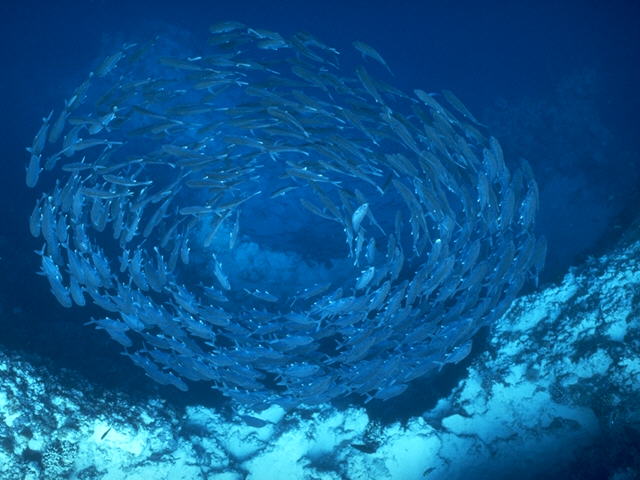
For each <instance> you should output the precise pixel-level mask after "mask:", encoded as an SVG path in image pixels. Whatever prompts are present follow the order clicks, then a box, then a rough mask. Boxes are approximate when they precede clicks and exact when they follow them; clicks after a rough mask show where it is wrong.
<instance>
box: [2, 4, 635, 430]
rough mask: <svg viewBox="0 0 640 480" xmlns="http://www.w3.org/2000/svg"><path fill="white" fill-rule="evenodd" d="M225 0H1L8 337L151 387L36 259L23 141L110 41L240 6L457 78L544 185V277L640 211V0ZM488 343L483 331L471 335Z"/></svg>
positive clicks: (107, 379)
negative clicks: (49, 0)
mask: <svg viewBox="0 0 640 480" xmlns="http://www.w3.org/2000/svg"><path fill="white" fill-rule="evenodd" d="M225 3H227V2H216V3H215V6H213V4H212V2H190V3H187V4H178V3H175V2H166V3H160V2H132V3H128V4H127V5H126V6H125V5H119V6H116V5H113V4H111V3H110V2H61V3H57V4H55V5H53V4H44V3H43V2H22V3H19V4H18V3H15V4H3V5H2V6H0V18H1V19H2V20H0V22H2V24H3V29H2V32H1V33H0V35H2V42H0V45H2V46H1V47H0V59H1V60H2V65H3V75H2V76H1V77H0V87H2V88H1V89H0V90H1V91H2V92H4V95H2V98H1V99H0V107H1V108H0V111H2V112H3V115H2V119H1V120H0V121H1V122H2V130H0V131H2V132H3V134H2V138H3V142H2V149H3V152H2V153H3V158H4V159H5V172H4V175H3V186H2V190H1V192H2V195H3V196H4V199H3V205H5V209H4V213H3V222H2V223H1V225H0V258H1V259H0V262H1V263H0V265H1V266H2V269H1V271H2V273H3V274H2V275H1V276H0V308H1V309H2V310H1V311H2V312H3V314H2V317H1V322H2V331H3V333H2V336H1V337H0V340H1V342H2V345H3V346H4V347H5V348H8V349H12V350H19V351H25V352H31V353H33V354H37V355H39V356H40V357H42V358H45V359H46V361H47V362H51V363H52V364H55V365H57V366H63V367H66V368H71V369H74V370H78V371H81V372H82V373H83V374H84V375H86V376H87V377H88V378H90V379H92V380H94V381H95V382H96V383H98V384H100V385H102V386H104V387H105V388H111V389H120V390H124V391H128V392H135V393H138V394H140V395H145V394H147V393H148V392H150V391H155V388H156V386H155V384H154V383H153V382H152V381H151V380H149V379H148V378H147V377H145V376H144V373H143V372H142V371H135V370H132V369H131V368H128V367H129V365H130V363H129V360H128V359H127V358H125V357H123V356H122V355H121V354H120V351H121V349H120V348H119V346H118V345H117V344H114V342H112V341H110V340H109V339H108V338H107V337H106V335H104V334H103V333H102V332H100V331H96V330H93V329H91V328H87V327H84V326H83V324H84V323H85V322H86V321H87V319H88V318H89V317H90V316H91V315H100V313H99V312H98V310H97V309H95V311H92V308H93V307H89V308H84V309H78V308H76V309H71V310H67V309H63V308H62V307H61V306H60V305H58V303H57V302H56V301H55V298H53V296H52V295H51V294H50V292H49V287H48V285H47V283H46V280H45V279H44V278H42V277H39V276H37V275H35V272H36V271H37V270H38V269H39V267H40V265H39V257H38V256H37V255H35V254H33V251H34V250H36V249H39V248H40V247H41V245H40V244H39V243H38V241H36V240H34V239H33V238H32V237H31V236H30V235H29V232H28V228H27V219H28V217H29V214H30V213H31V210H32V208H33V204H34V201H35V199H36V195H35V194H34V192H33V191H30V190H29V189H27V188H26V187H25V186H24V167H25V165H26V161H27V154H26V152H25V151H24V148H25V146H28V145H30V144H31V142H32V139H33V135H34V134H35V132H36V131H37V128H38V127H39V125H40V119H41V117H43V116H46V115H47V114H48V112H49V111H50V110H51V108H54V107H57V106H58V105H60V104H61V102H62V100H63V99H64V98H67V97H68V96H69V95H70V93H71V92H72V91H73V90H74V89H75V88H76V86H77V85H78V84H80V83H81V82H82V80H83V79H84V78H85V76H86V73H87V71H89V69H90V68H92V67H93V66H94V65H95V64H96V62H97V59H98V58H102V57H104V56H105V55H107V54H109V53H110V52H111V51H112V50H113V48H114V47H116V46H118V45H119V44H121V43H122V42H131V41H143V40H144V39H146V38H149V37H152V36H155V35H160V36H162V37H166V38H169V39H171V38H175V39H176V42H180V43H182V44H184V43H186V44H189V43H190V42H194V43H197V42H201V41H206V34H207V29H208V26H209V25H210V24H212V23H215V22H217V21H222V20H228V19H232V20H239V21H242V22H243V23H246V24H248V25H251V26H255V27H261V28H267V29H269V30H274V31H277V32H281V33H282V34H286V35H291V34H293V33H295V32H298V31H307V32H310V33H312V34H313V35H315V36H316V37H318V38H320V39H321V40H323V41H325V42H327V43H329V44H331V45H332V46H334V47H335V48H337V49H338V50H346V49H349V48H351V42H352V41H354V40H362V41H365V42H367V43H368V44H370V45H372V46H374V47H375V48H376V49H377V50H378V51H379V52H380V53H381V54H382V55H383V56H384V58H385V60H386V62H387V63H388V64H389V66H390V67H391V69H392V70H393V72H394V74H395V75H394V77H393V84H394V86H396V87H398V88H401V89H402V90H405V91H412V90H413V89H415V88H421V89H424V90H426V91H429V92H432V91H441V90H443V89H449V90H452V91H453V92H455V93H456V95H457V96H458V97H459V98H460V99H462V101H463V102H464V103H465V105H466V106H467V107H468V108H469V109H470V110H471V111H472V112H473V113H474V114H475V116H476V117H477V118H478V119H479V120H480V121H481V122H482V123H483V124H486V125H487V126H488V129H489V131H490V132H491V133H492V134H493V135H495V136H496V137H497V138H498V139H499V140H500V142H501V144H502V147H503V149H504V152H505V158H506V161H507V164H508V165H509V166H510V167H513V166H515V165H517V160H518V159H519V158H520V157H522V158H525V159H526V160H527V161H528V162H529V163H530V164H531V166H532V169H533V172H534V174H535V177H536V180H537V182H538V185H539V189H540V210H539V213H538V216H537V221H536V229H537V233H538V234H540V235H544V236H545V237H546V238H547V240H548V255H547V262H546V269H545V271H544V273H543V275H542V278H541V284H542V285H544V284H548V283H550V282H554V281H557V280H558V279H559V278H561V277H562V276H563V275H564V274H565V273H566V272H567V271H568V269H569V268H570V267H571V266H573V265H578V264H580V263H582V262H583V261H584V260H585V259H586V258H587V257H589V256H595V255H599V254H600V253H602V252H604V251H606V250H607V249H608V248H609V247H610V246H611V245H613V244H614V243H615V242H616V241H617V240H618V239H619V238H620V236H621V235H622V234H623V233H624V232H625V230H626V229H627V228H628V227H629V225H630V224H631V223H632V222H634V221H636V220H637V215H638V208H637V206H638V205H639V200H640V198H639V197H640V188H639V187H640V163H639V162H638V154H639V150H640V149H639V146H640V145H639V144H640V137H639V136H638V134H637V127H635V124H636V115H637V111H638V107H640V96H639V95H638V93H637V85H638V84H639V82H638V81H639V80H640V67H639V66H638V65H639V64H640V62H638V61H637V60H638V58H640V55H639V50H640V31H638V29H637V28H636V25H637V21H638V18H640V17H639V14H640V8H639V7H638V6H637V5H633V4H631V3H630V2H614V3H612V4H608V5H607V6H603V5H601V4H599V3H596V2H592V3H586V2H563V3H562V4H560V5H555V4H552V3H551V2H549V3H548V4H545V3H543V4H541V3H539V2H522V3H518V4H511V5H503V4H499V3H496V4H495V5H491V4H486V3H483V4H480V3H477V2H467V3H465V2H463V3H460V2H457V3H456V4H455V5H453V4H451V5H446V4H438V5H436V4H435V2H434V3H431V2H394V3H393V4H392V3H389V2H355V1H354V2H323V3H322V5H319V4H318V5H316V4H311V3H308V2H287V1H285V2H276V3H273V2H266V1H265V2H257V1H256V2H228V3H227V4H225ZM526 288H529V289H533V288H534V287H533V286H532V285H528V286H527V287H526ZM481 348H482V342H481V339H480V341H478V342H476V349H481ZM463 366H464V364H462V367H463ZM455 368H458V367H455ZM455 368H453V369H452V370H449V371H447V372H445V373H447V376H439V377H437V379H436V380H435V381H434V382H435V383H434V384H435V385H437V388H438V389H440V390H439V391H442V392H446V390H447V388H451V386H452V385H453V384H454V383H455V381H456V378H457V377H456V372H455ZM124 371H126V372H127V373H126V374H123V373H122V372H124ZM162 394H163V395H166V396H167V397H169V398H171V400H172V401H174V402H176V404H182V403H190V402H201V403H207V404H217V403H218V402H221V401H222V400H221V398H219V397H217V396H215V395H212V393H211V390H210V389H209V388H207V387H203V386H198V385H194V386H193V387H192V390H191V392H190V394H189V396H185V395H183V394H182V392H176V391H173V390H167V389H163V390H162ZM437 395H438V393H437V392H433V394H432V397H430V396H429V395H426V397H427V398H419V400H416V397H415V396H412V397H411V400H408V399H401V400H400V401H401V402H402V403H401V404H397V405H402V407H400V408H399V407H396V408H398V411H399V410H402V411H403V412H404V411H407V408H409V410H411V408H415V409H416V410H419V409H421V408H424V405H425V404H428V403H429V402H433V401H435V399H436V398H437ZM420 402H422V403H420ZM412 403H419V405H412ZM372 408H373V409H374V410H375V409H379V411H378V412H377V413H378V414H379V415H380V416H381V418H394V419H395V418H398V416H401V415H399V413H398V411H393V407H389V406H377V407H376V406H374V407H372ZM389 410H392V411H391V412H390V411H389Z"/></svg>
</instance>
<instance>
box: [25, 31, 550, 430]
mask: <svg viewBox="0 0 640 480" xmlns="http://www.w3.org/2000/svg"><path fill="white" fill-rule="evenodd" d="M209 33H210V34H209V35H208V38H207V39H206V40H205V41H204V42H203V43H202V44H201V45H197V44H196V49H195V50H194V49H192V48H191V45H182V41H181V40H177V43H176V39H175V38H174V39H169V38H166V37H163V36H156V37H154V38H152V39H150V40H149V41H147V42H142V43H139V44H124V45H122V46H120V47H116V49H115V50H114V51H113V52H112V54H111V55H109V56H107V57H106V58H102V59H99V60H97V61H96V62H95V64H94V65H93V66H94V68H93V72H88V74H86V75H85V76H84V78H83V79H82V80H81V81H80V82H79V83H80V84H79V85H78V87H77V88H76V89H75V90H73V91H72V94H71V95H69V96H68V97H66V99H61V100H62V102H61V103H62V105H61V108H56V109H55V112H54V111H52V112H51V114H49V115H48V116H47V117H45V118H43V119H42V121H37V122H36V123H35V125H34V133H35V135H34V137H33V140H32V141H31V143H30V145H28V147H27V151H26V154H25V167H26V175H25V179H26V183H27V185H28V186H29V187H30V188H31V189H33V191H34V193H35V194H36V195H35V196H34V201H35V207H34V208H33V210H32V211H30V215H29V218H28V220H29V231H30V232H31V234H32V235H33V236H34V237H35V238H37V239H39V240H40V241H41V242H42V243H43V246H42V248H41V249H40V250H39V251H38V255H39V256H40V257H41V258H40V259H39V261H40V264H41V265H40V273H41V274H42V275H43V276H44V277H46V278H47V283H48V285H46V284H45V286H44V288H48V289H50V290H51V293H52V295H53V296H54V298H56V299H57V301H58V302H59V303H60V304H61V305H63V307H65V308H78V309H81V308H83V307H84V308H86V307H89V308H91V309H94V310H102V311H103V314H102V315H98V316H97V317H96V318H98V319H96V320H94V319H92V320H91V321H90V322H88V324H89V325H93V326H94V327H96V328H97V329H98V330H99V331H100V332H101V334H106V335H107V336H108V337H109V339H110V340H112V341H113V342H115V343H116V344H117V347H118V348H122V349H123V350H124V352H125V353H124V354H125V355H126V356H127V358H128V359H129V360H130V361H131V362H132V365H134V366H136V367H137V368H140V369H142V370H143V371H144V372H145V374H146V375H147V376H149V377H150V378H151V379H153V380H154V381H155V382H157V383H159V384H162V385H167V386H172V387H173V388H177V389H178V390H180V391H187V390H188V387H189V386H190V383H189V382H202V383H206V384H208V385H209V386H211V387H212V388H215V389H216V390H218V391H220V392H221V393H222V394H223V395H225V396H226V397H228V398H229V399H231V400H233V401H234V402H237V403H239V404H241V406H242V407H244V409H242V412H251V411H259V410H260V409H263V408H266V407H268V406H270V405H274V404H277V405H281V406H285V407H286V408H294V407H296V406H298V405H301V404H314V403H328V402H330V401H333V400H335V399H337V398H340V397H347V396H353V398H356V397H360V398H362V399H364V400H365V402H367V401H371V400H378V401H391V400H392V399H394V398H396V397H398V396H401V395H407V392H408V391H409V390H408V389H409V387H410V382H412V381H414V380H415V379H417V378H420V377H423V376H427V375H433V374H435V373H437V371H438V368H442V367H443V366H444V365H447V364H456V363H459V362H461V361H463V360H464V359H465V358H468V355H469V352H470V350H471V348H472V347H471V345H472V344H471V342H472V337H473V335H474V334H475V332H476V331H477V330H478V329H479V328H481V327H483V326H486V325H489V324H490V323H491V322H492V321H494V319H495V318H496V317H497V316H499V315H501V314H503V313H504V312H505V311H506V310H507V309H508V308H509V306H510V304H511V301H512V300H513V299H514V298H515V296H516V295H517V294H518V292H519V291H520V289H521V288H522V287H523V285H525V283H526V282H531V283H532V284H534V286H535V285H537V282H538V279H539V276H540V273H541V270H542V268H543V266H544V259H545V256H546V250H547V246H546V242H545V241H544V239H543V238H542V237H540V236H538V235H536V234H535V231H534V224H535V220H536V218H535V217H536V214H537V210H538V201H539V192H538V188H537V186H536V183H535V179H534V172H533V171H532V168H531V166H529V165H528V164H527V163H526V162H520V163H518V164H516V165H514V167H513V168H507V166H506V164H505V158H504V152H503V151H502V148H501V146H500V144H499V142H498V140H497V139H495V138H494V137H491V136H490V135H489V134H488V129H487V128H486V127H485V126H483V125H481V124H479V123H478V122H477V119H476V117H474V116H473V114H472V113H471V111H470V110H469V109H467V108H466V107H465V106H464V104H462V102H460V100H459V99H458V97H457V96H455V94H454V93H452V92H450V91H448V90H444V91H442V92H441V93H437V92H434V93H427V92H429V90H427V89H426V88H425V89H421V88H417V89H415V90H414V91H413V92H412V93H411V92H404V91H403V90H402V89H399V88H397V87H395V86H393V85H391V84H390V83H387V82H386V81H382V80H380V79H379V78H377V76H376V75H375V74H374V72H373V70H374V69H379V66H380V67H382V68H383V69H385V70H386V71H388V72H390V73H391V74H392V75H393V73H392V72H391V69H390V68H389V65H388V63H387V62H386V61H385V59H384V58H383V57H382V56H381V55H380V53H379V51H378V50H376V49H374V48H373V47H371V46H369V45H367V44H365V43H363V42H360V41H356V42H353V46H354V48H355V49H356V51H357V52H359V53H360V54H361V55H362V57H363V60H362V61H361V63H362V64H364V65H362V64H361V65H358V66H356V67H355V68H350V67H348V66H343V65H341V63H344V61H343V62H340V60H341V57H342V55H341V54H340V52H339V51H338V50H337V49H335V48H333V47H331V46H330V45H328V44H326V43H324V42H322V41H321V40H319V39H317V38H316V37H314V36H312V35H310V34H308V33H298V34H293V35H284V34H279V33H277V32H273V31H270V30H265V29H259V28H252V27H250V26H248V25H245V24H243V23H239V22H221V23H217V24H215V25H213V26H211V28H210V30H209ZM196 50H197V51H196ZM372 63H373V64H374V65H373V66H372V65H371V64H372ZM370 70H371V71H370ZM379 73H381V74H383V75H385V74H386V72H379ZM44 111H45V112H48V111H49V110H48V109H47V110H44ZM36 120H38V119H36ZM481 127H482V128H481ZM262 192H265V193H266V194H265V195H262ZM247 415H248V416H247V417H244V418H243V417H239V420H240V421H244V422H246V423H247V424H249V425H253V426H254V427H255V428H262V427H264V426H267V425H268V422H266V421H263V420H262V419H261V417H260V416H259V415H258V416H256V417H255V418H254V417H252V414H251V413H247Z"/></svg>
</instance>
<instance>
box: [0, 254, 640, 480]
mask: <svg viewBox="0 0 640 480" xmlns="http://www.w3.org/2000/svg"><path fill="white" fill-rule="evenodd" d="M639 353H640V242H635V243H629V244H628V245H626V246H624V247H619V248H618V249H617V250H615V251H613V252H611V253H609V254H607V255H605V256H603V257H601V258H599V259H590V260H589V261H587V262H586V263H585V264H584V265H583V266H581V267H579V268H574V269H572V270H571V271H570V272H569V273H568V274H567V275H566V276H565V277H564V279H563V280H562V281H561V282H560V283H559V284H555V285H550V286H546V287H545V288H543V289H541V290H540V291H538V292H535V293H532V294H529V295H527V296H523V297H521V298H519V299H517V300H516V301H515V302H514V303H513V305H512V306H511V308H510V309H509V311H508V312H507V313H506V314H505V315H504V316H503V317H502V318H501V319H500V320H499V321H498V322H497V323H496V324H495V326H494V328H493V330H492V331H491V333H490V335H489V340H488V348H487V349H486V350H485V351H484V352H482V353H479V354H475V355H474V356H473V358H472V359H471V361H470V363H469V365H468V367H467V369H466V373H465V374H464V375H463V377H462V380H461V381H460V382H459V383H458V384H457V385H456V386H455V387H454V388H453V389H452V390H451V391H450V392H449V394H448V396H446V397H445V398H441V399H440V400H439V401H438V402H437V404H436V405H435V407H433V408H429V409H427V410H425V411H424V412H423V413H422V414H421V415H416V416H413V417H410V418H405V419H404V420H403V421H397V422H381V421H379V420H377V419H376V418H375V417H374V416H372V415H371V412H368V411H367V410H366V409H365V408H364V407H359V406H358V407H351V408H349V407H342V408H340V407H335V406H315V407H308V408H298V409H294V410H291V411H285V410H283V409H281V408H280V407H277V406H273V407H271V408H269V409H267V410H265V411H263V412H260V413H256V412H249V411H237V412H235V413H233V414H231V415H230V414H229V412H227V411H225V412H222V411H218V410H215V409H211V408H206V407H203V406H186V407H183V408H176V407H175V406H173V405H172V404H171V403H170V402H168V401H167V400H166V399H163V398H162V397H157V398H145V399H144V400H141V399H132V398H131V397H129V396H127V395H124V394H121V393H115V392H111V393H109V392H106V393H105V392H104V391H103V390H99V389H97V388H96V387H95V386H92V385H91V384H89V383H88V382H87V381H86V380H83V379H82V378H81V377H80V376H79V375H78V374H76V373H74V372H68V371H51V369H49V368H47V367H45V366H42V365H44V362H37V361H35V362H34V361H33V359H29V360H26V358H27V357H25V356H24V355H22V354H18V353H13V352H12V353H6V352H5V353H0V378H1V382H0V478H2V479H25V480H26V479H40V478H43V479H65V478H68V479H85V480H89V479H102V480H115V479H128V480H137V479H170V480H174V479H176V480H187V479H214V480H239V479H250V480H279V479H308V480H311V479H313V480H339V479H349V480H352V479H353V480H358V479H374V478H375V479H397V480H412V479H422V478H427V479H430V480H433V479H455V478H461V479H462V478H464V479H485V478H486V479H496V478H519V479H526V478H568V479H571V478H575V479H578V478H580V479H583V478H584V479H589V478H594V479H595V478H609V479H615V480H627V479H634V478H640V395H639V393H640V355H639ZM69 385H73V387H70V386H69Z"/></svg>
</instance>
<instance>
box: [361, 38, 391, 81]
mask: <svg viewBox="0 0 640 480" xmlns="http://www.w3.org/2000/svg"><path fill="white" fill-rule="evenodd" d="M352 45H353V47H354V48H355V49H356V50H358V51H359V52H360V53H361V54H362V57H363V58H364V57H368V58H371V59H372V60H375V61H376V62H378V63H379V64H380V65H382V66H383V67H384V68H386V69H387V71H388V72H389V73H390V74H391V75H393V72H392V71H391V69H390V68H389V65H387V62H385V61H384V58H382V55H380V54H379V53H378V51H377V50H376V49H374V48H373V47H372V46H370V45H367V44H366V43H364V42H360V41H355V42H353V43H352Z"/></svg>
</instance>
